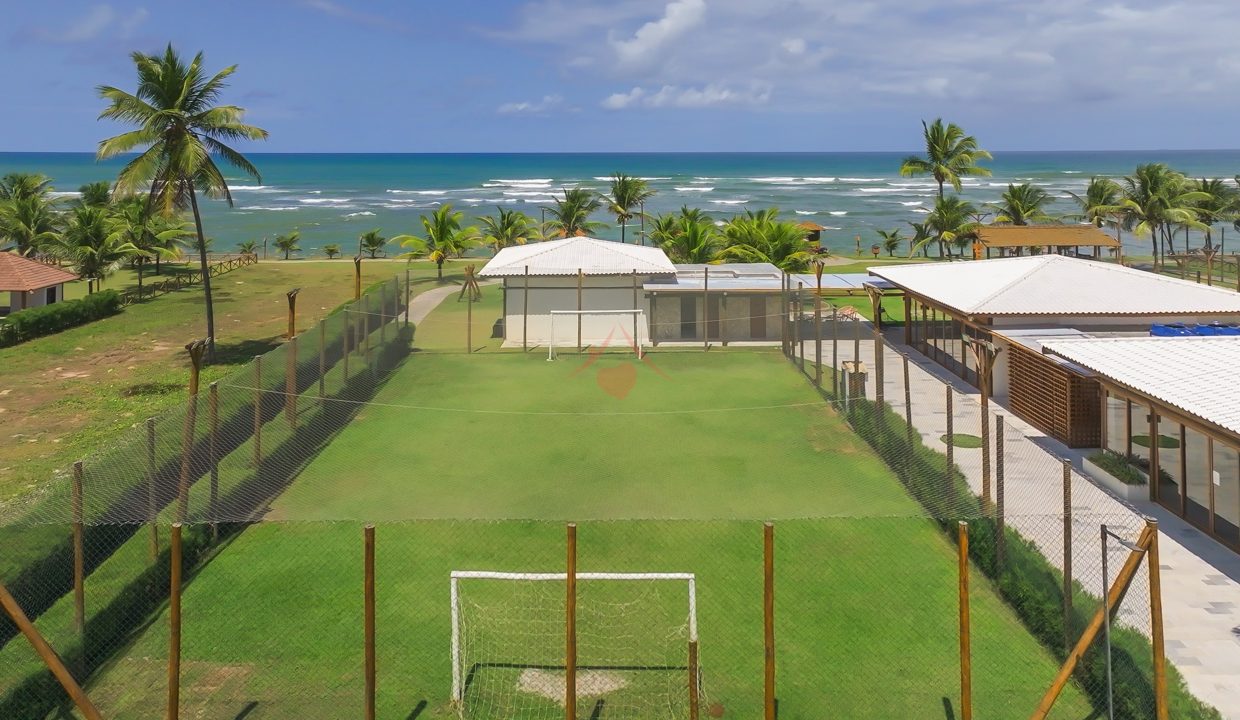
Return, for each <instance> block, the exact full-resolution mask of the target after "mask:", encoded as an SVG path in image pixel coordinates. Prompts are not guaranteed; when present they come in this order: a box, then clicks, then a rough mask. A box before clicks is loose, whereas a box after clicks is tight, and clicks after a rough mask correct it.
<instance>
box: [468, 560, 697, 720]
mask: <svg viewBox="0 0 1240 720" xmlns="http://www.w3.org/2000/svg"><path fill="white" fill-rule="evenodd" d="M576 578H577V583H576V613H575V614H574V619H575V638H576V641H575V648H576V654H577V662H576V664H575V674H576V683H575V687H576V697H577V703H576V704H577V708H578V714H579V717H582V718H586V717H591V716H592V715H593V714H596V713H597V714H598V715H599V716H601V717H604V718H632V719H633V720H639V719H640V720H651V719H658V720H663V719H664V718H666V719H667V720H671V719H672V718H676V719H678V720H684V719H685V718H689V717H691V714H692V713H691V708H692V710H696V709H697V706H698V703H699V701H700V700H699V699H700V693H701V671H700V661H699V653H698V647H697V583H696V580H695V578H694V575H693V574H691V573H577V574H576ZM566 582H567V575H566V574H565V573H507V572H487V571H456V572H453V573H452V574H451V583H452V585H451V593H450V596H451V603H452V698H453V700H454V701H455V703H456V705H457V707H458V708H459V710H460V713H461V717H463V718H468V719H469V720H482V719H484V718H485V719H489V718H549V719H550V718H563V717H564V707H565V702H566V700H565V690H566V683H567V680H566V666H565V660H564V658H565V657H566V646H567V642H568V631H567V613H566V606H567V600H566V592H565V588H566ZM600 708H601V712H600V710H599V709H600Z"/></svg>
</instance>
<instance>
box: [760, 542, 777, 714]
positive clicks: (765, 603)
mask: <svg viewBox="0 0 1240 720" xmlns="http://www.w3.org/2000/svg"><path fill="white" fill-rule="evenodd" d="M762 630H763V646H764V653H763V683H762V686H763V687H762V689H763V718H764V720H775V525H774V524H773V523H769V522H768V523H765V524H763V526H762Z"/></svg>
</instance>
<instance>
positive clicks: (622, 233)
mask: <svg viewBox="0 0 1240 720" xmlns="http://www.w3.org/2000/svg"><path fill="white" fill-rule="evenodd" d="M626 224H627V223H626V222H625V221H624V220H621V221H620V244H621V245H623V244H624V230H625V225H626Z"/></svg>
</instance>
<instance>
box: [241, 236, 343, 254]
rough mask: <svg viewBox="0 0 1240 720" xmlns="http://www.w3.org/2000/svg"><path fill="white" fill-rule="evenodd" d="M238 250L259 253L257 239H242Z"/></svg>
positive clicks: (243, 252) (245, 252)
mask: <svg viewBox="0 0 1240 720" xmlns="http://www.w3.org/2000/svg"><path fill="white" fill-rule="evenodd" d="M337 247H339V246H337ZM324 249H326V246H324ZM237 252H239V253H241V254H242V255H256V254H258V242H257V241H255V240H242V241H241V242H239V243H237Z"/></svg>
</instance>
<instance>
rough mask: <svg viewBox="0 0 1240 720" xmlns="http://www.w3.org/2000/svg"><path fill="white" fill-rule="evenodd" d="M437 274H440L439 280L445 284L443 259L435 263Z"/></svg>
mask: <svg viewBox="0 0 1240 720" xmlns="http://www.w3.org/2000/svg"><path fill="white" fill-rule="evenodd" d="M435 272H436V273H438V276H439V277H438V280H439V281H440V282H443V260H442V259H439V260H436V261H435Z"/></svg>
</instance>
